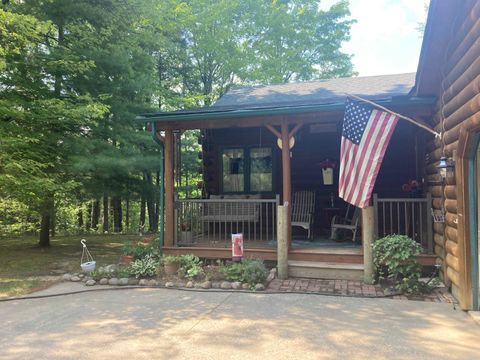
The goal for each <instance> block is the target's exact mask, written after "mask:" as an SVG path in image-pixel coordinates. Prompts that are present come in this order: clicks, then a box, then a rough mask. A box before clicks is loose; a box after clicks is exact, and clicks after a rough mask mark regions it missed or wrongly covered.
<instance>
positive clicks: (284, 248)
mask: <svg viewBox="0 0 480 360" xmlns="http://www.w3.org/2000/svg"><path fill="white" fill-rule="evenodd" d="M289 208H290V206H282V205H278V206H277V269H278V278H279V279H281V280H285V279H287V278H288V238H287V237H288V218H289V217H288V209H289Z"/></svg>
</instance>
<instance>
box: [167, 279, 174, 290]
mask: <svg viewBox="0 0 480 360" xmlns="http://www.w3.org/2000/svg"><path fill="white" fill-rule="evenodd" d="M174 286H175V284H174V283H173V281H168V282H166V283H165V287H167V288H172V287H174Z"/></svg>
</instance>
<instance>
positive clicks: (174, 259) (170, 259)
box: [161, 255, 182, 264]
mask: <svg viewBox="0 0 480 360" xmlns="http://www.w3.org/2000/svg"><path fill="white" fill-rule="evenodd" d="M181 261H182V257H181V256H180V255H179V256H176V255H165V256H162V259H161V263H162V264H165V263H180V262H181Z"/></svg>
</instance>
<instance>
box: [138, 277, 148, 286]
mask: <svg viewBox="0 0 480 360" xmlns="http://www.w3.org/2000/svg"><path fill="white" fill-rule="evenodd" d="M138 285H140V286H148V280H147V279H140V281H139V282H138Z"/></svg>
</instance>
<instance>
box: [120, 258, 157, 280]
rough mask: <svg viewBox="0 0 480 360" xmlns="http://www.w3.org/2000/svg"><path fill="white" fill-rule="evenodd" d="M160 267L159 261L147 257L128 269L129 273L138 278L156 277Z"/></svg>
mask: <svg viewBox="0 0 480 360" xmlns="http://www.w3.org/2000/svg"><path fill="white" fill-rule="evenodd" d="M158 265H159V261H158V260H157V259H156V258H155V257H154V256H151V255H147V256H145V257H144V258H143V259H138V260H135V261H134V262H132V263H131V264H130V266H129V267H128V272H129V273H130V275H133V276H135V277H136V278H139V277H150V276H155V275H156V274H157V268H158Z"/></svg>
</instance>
